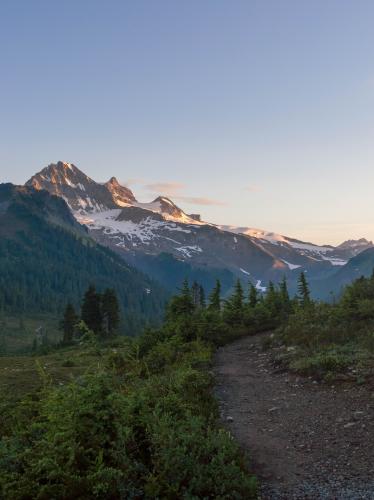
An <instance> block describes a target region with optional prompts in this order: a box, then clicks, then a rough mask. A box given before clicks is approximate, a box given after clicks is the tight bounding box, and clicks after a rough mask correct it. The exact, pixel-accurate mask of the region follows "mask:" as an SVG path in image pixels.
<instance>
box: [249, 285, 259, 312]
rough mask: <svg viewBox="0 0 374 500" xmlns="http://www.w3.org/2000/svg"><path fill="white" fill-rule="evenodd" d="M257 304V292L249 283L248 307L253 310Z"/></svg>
mask: <svg viewBox="0 0 374 500" xmlns="http://www.w3.org/2000/svg"><path fill="white" fill-rule="evenodd" d="M257 303H258V291H257V288H256V287H255V286H254V285H253V284H252V283H251V284H250V286H249V300H248V304H249V307H251V308H254V307H256V305H257Z"/></svg>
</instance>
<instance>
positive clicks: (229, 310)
mask: <svg viewBox="0 0 374 500" xmlns="http://www.w3.org/2000/svg"><path fill="white" fill-rule="evenodd" d="M243 306H244V293H243V287H242V284H241V282H240V280H239V279H238V280H237V282H236V285H235V290H234V293H233V295H232V296H231V297H230V298H229V299H228V300H227V301H226V303H225V308H224V318H225V321H226V322H227V323H229V324H232V325H238V324H240V323H242V321H243V312H244V307H243Z"/></svg>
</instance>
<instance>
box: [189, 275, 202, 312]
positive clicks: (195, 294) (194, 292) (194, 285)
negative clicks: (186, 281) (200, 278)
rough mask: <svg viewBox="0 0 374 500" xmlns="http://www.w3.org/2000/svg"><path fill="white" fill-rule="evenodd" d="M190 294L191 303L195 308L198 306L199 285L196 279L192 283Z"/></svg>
mask: <svg viewBox="0 0 374 500" xmlns="http://www.w3.org/2000/svg"><path fill="white" fill-rule="evenodd" d="M191 295H192V302H193V305H194V306H195V309H198V308H199V306H200V286H199V284H198V283H197V282H196V281H194V282H193V283H192V287H191Z"/></svg>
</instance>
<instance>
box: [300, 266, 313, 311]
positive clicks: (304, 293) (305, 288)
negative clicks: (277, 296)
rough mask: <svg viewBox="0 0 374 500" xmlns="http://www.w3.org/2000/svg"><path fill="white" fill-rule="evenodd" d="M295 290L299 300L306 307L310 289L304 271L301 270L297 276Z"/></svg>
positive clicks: (308, 301)
mask: <svg viewBox="0 0 374 500" xmlns="http://www.w3.org/2000/svg"><path fill="white" fill-rule="evenodd" d="M297 290H298V293H299V302H300V304H301V305H302V306H303V307H306V306H307V305H309V304H310V303H311V300H310V290H309V285H308V282H307V280H306V277H305V273H304V272H303V271H302V272H301V273H300V276H299V280H298V286H297Z"/></svg>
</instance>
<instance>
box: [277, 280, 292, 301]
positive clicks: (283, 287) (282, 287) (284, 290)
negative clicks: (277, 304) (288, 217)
mask: <svg viewBox="0 0 374 500" xmlns="http://www.w3.org/2000/svg"><path fill="white" fill-rule="evenodd" d="M279 291H280V295H281V299H282V303H283V305H284V307H285V308H287V307H288V306H289V305H290V302H291V301H290V295H289V293H288V287H287V280H286V277H284V278H283V279H282V281H281V282H280V284H279Z"/></svg>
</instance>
